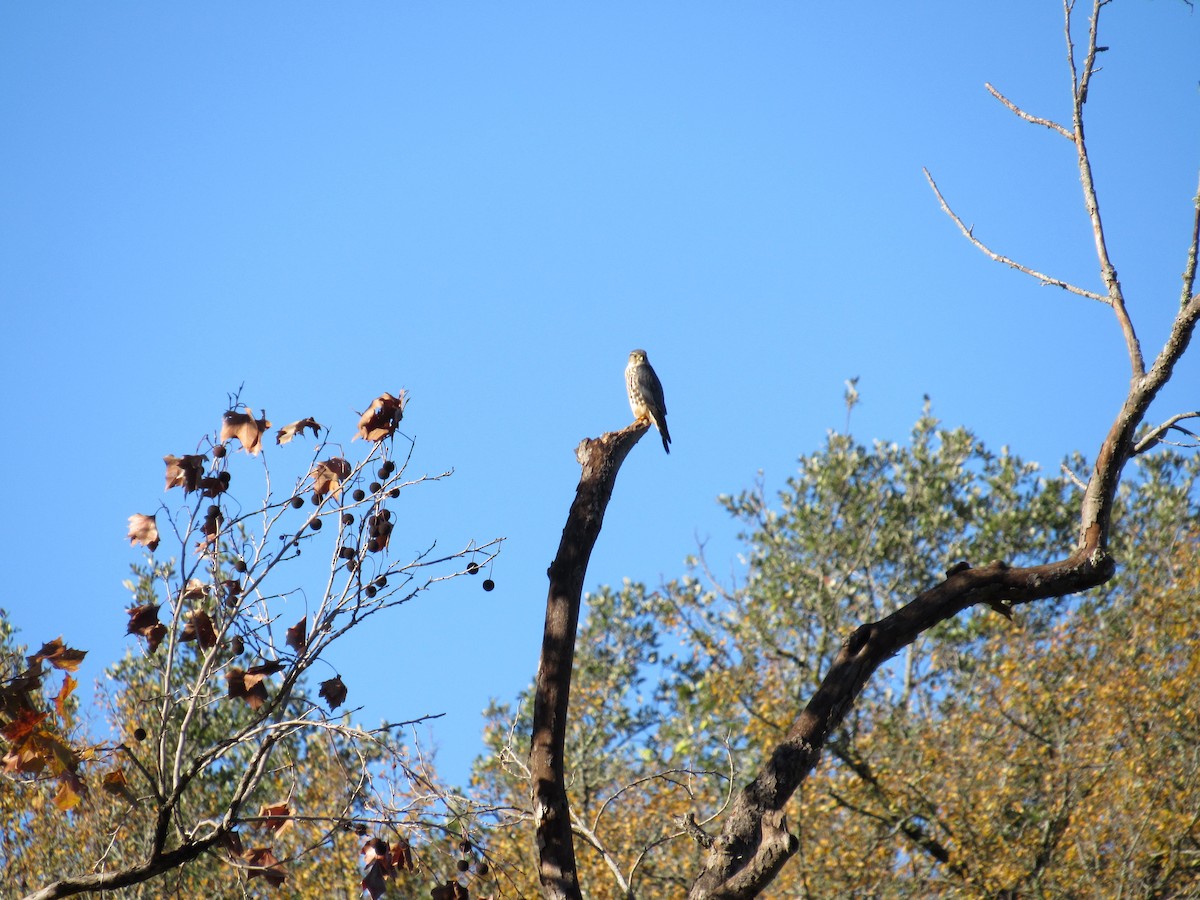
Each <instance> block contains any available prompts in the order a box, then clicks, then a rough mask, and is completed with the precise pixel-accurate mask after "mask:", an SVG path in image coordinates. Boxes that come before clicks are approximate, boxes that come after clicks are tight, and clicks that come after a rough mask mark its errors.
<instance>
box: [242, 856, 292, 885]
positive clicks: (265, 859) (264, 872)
mask: <svg viewBox="0 0 1200 900" xmlns="http://www.w3.org/2000/svg"><path fill="white" fill-rule="evenodd" d="M242 858H243V859H244V860H246V864H247V867H248V868H249V870H250V877H251V878H262V879H264V880H265V881H266V882H267V884H269V885H271V887H279V886H280V885H282V884H283V882H284V881H285V880H286V879H287V873H285V872H284V871H283V866H282V864H281V863H280V862H279V860H278V858H276V856H275V854H274V853H273V852H272V850H271V848H270V847H255V848H254V849H252V850H247V851H246V852H245V853H243V854H242Z"/></svg>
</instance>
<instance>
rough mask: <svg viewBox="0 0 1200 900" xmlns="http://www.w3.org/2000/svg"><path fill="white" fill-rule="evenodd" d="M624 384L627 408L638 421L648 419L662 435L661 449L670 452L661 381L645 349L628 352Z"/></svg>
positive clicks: (665, 403)
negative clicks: (627, 392)
mask: <svg viewBox="0 0 1200 900" xmlns="http://www.w3.org/2000/svg"><path fill="white" fill-rule="evenodd" d="M625 386H626V387H627V388H628V389H629V408H630V409H632V410H633V415H634V418H635V419H637V420H638V421H639V422H642V421H645V420H649V421H651V422H653V423H654V424H655V425H656V426H657V427H658V431H659V434H661V435H662V442H663V449H664V450H666V451H667V452H668V453H670V452H671V432H669V431H667V401H666V400H664V399H663V388H662V382H661V381H659V380H658V376H657V375H656V374H655V373H654V369H653V367H652V366H651V365H650V360H648V359H646V351H645V350H634V351H633V352H632V353H630V354H629V365H627V366H626V367H625Z"/></svg>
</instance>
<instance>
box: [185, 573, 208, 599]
mask: <svg viewBox="0 0 1200 900" xmlns="http://www.w3.org/2000/svg"><path fill="white" fill-rule="evenodd" d="M207 593H208V585H207V584H205V583H204V582H203V581H201V580H200V579H199V578H189V579H188V583H187V584H185V585H184V586H183V592H182V593H181V594H180V595H179V597H180V599H182V600H200V599H201V598H203V597H204V595H205V594H207Z"/></svg>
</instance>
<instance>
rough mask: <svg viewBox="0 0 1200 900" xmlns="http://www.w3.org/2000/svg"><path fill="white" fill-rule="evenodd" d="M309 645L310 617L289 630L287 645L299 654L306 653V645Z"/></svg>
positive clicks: (306, 617)
mask: <svg viewBox="0 0 1200 900" xmlns="http://www.w3.org/2000/svg"><path fill="white" fill-rule="evenodd" d="M307 643H308V616H305V617H304V618H302V619H301V620H300V621H299V622H297V623H296V624H295V625H293V626H292V627H291V628H289V629H288V630H287V645H288V646H289V647H291V648H292V649H293V650H295V651H296V652H297V653H301V652H303V651H304V647H305V645H306V644H307Z"/></svg>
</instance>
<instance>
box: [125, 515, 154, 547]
mask: <svg viewBox="0 0 1200 900" xmlns="http://www.w3.org/2000/svg"><path fill="white" fill-rule="evenodd" d="M129 543H131V544H141V545H142V546H143V547H149V548H150V552H151V553H153V552H154V551H155V550H157V549H158V523H157V522H155V521H154V516H147V515H145V514H144V513H134V514H133V515H132V516H130V517H129Z"/></svg>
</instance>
